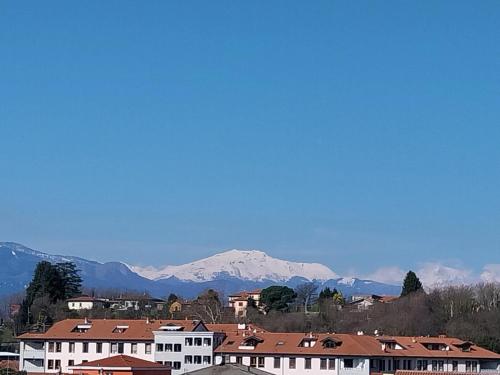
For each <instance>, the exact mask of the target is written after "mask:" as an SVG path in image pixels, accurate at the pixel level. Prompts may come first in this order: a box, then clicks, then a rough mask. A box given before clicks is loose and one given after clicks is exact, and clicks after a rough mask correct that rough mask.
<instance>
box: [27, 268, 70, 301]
mask: <svg viewBox="0 0 500 375" xmlns="http://www.w3.org/2000/svg"><path fill="white" fill-rule="evenodd" d="M41 297H48V298H49V300H50V301H51V302H53V303H55V302H56V301H57V300H60V299H63V298H64V283H63V280H62V278H61V275H60V273H59V271H58V270H57V268H56V267H55V266H53V265H52V264H51V263H50V262H46V261H42V262H40V263H38V264H37V265H36V268H35V272H34V273H33V279H32V280H31V282H30V283H29V285H28V288H27V289H26V302H27V305H28V306H31V305H32V304H33V301H34V300H35V299H37V298H41Z"/></svg>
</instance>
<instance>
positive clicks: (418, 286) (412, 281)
mask: <svg viewBox="0 0 500 375" xmlns="http://www.w3.org/2000/svg"><path fill="white" fill-rule="evenodd" d="M422 290H423V288H422V283H421V282H420V280H419V278H418V277H417V275H416V274H415V272H413V271H408V273H407V274H406V277H405V279H404V281H403V290H402V291H401V297H404V296H407V295H408V294H410V293H415V292H418V291H422Z"/></svg>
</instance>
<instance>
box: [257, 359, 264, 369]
mask: <svg viewBox="0 0 500 375" xmlns="http://www.w3.org/2000/svg"><path fill="white" fill-rule="evenodd" d="M264 359H265V358H264V357H259V359H258V363H257V366H258V367H264Z"/></svg>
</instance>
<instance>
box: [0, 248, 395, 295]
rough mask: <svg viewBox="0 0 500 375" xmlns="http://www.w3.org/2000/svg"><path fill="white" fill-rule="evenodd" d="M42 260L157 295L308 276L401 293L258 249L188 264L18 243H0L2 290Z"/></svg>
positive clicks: (16, 284)
mask: <svg viewBox="0 0 500 375" xmlns="http://www.w3.org/2000/svg"><path fill="white" fill-rule="evenodd" d="M41 260H47V261H49V262H52V263H57V262H64V261H71V262H74V263H75V264H76V265H77V267H78V268H79V269H80V270H81V276H82V278H83V281H84V285H85V286H86V287H91V288H92V287H95V288H119V289H127V290H135V291H140V292H143V291H147V292H149V293H151V294H152V295H153V296H157V297H163V296H167V295H168V294H169V293H176V294H178V295H181V296H183V297H186V298H191V297H194V296H196V295H197V294H199V293H200V292H201V291H203V290H205V289H208V288H213V289H217V290H219V291H221V292H223V293H224V294H226V295H227V294H230V293H234V292H237V291H240V290H244V289H255V288H264V287H267V286H269V285H275V284H280V285H288V286H290V287H294V286H296V285H298V284H300V283H302V282H305V281H314V282H316V283H317V284H318V285H319V286H320V287H323V286H329V287H330V288H333V287H334V288H337V289H339V290H341V291H342V292H343V293H344V294H345V295H352V294H381V295H398V294H399V293H400V291H401V288H400V287H399V286H395V285H389V284H383V283H379V282H375V281H371V280H361V279H356V278H342V277H340V276H338V275H337V274H336V273H335V272H334V271H332V270H331V269H329V268H328V267H326V266H324V265H322V264H318V263H297V262H290V261H286V260H281V259H276V258H273V257H270V256H269V255H267V254H266V253H264V252H262V251H257V250H250V251H246V250H230V251H226V252H223V253H220V254H216V255H214V256H211V257H208V258H205V259H201V260H198V261H195V262H191V263H188V264H183V265H179V266H166V267H163V268H155V267H152V266H150V267H137V266H131V265H127V264H125V263H122V262H107V263H100V262H95V261H90V260H87V259H84V258H80V257H74V256H65V255H51V254H47V253H44V252H41V251H37V250H33V249H30V248H28V247H26V246H23V245H21V244H18V243H14V242H0V295H7V294H11V293H15V292H19V291H22V290H23V289H24V288H25V287H26V285H27V284H28V283H29V281H30V280H31V277H32V275H33V270H34V269H35V266H36V264H37V263H38V262H40V261H41Z"/></svg>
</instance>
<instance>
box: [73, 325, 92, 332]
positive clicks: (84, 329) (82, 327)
mask: <svg viewBox="0 0 500 375" xmlns="http://www.w3.org/2000/svg"><path fill="white" fill-rule="evenodd" d="M90 328H92V325H91V324H78V325H77V326H76V327H75V328H73V329H72V330H71V332H77V333H85V332H87V331H88V330H89V329H90Z"/></svg>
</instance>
